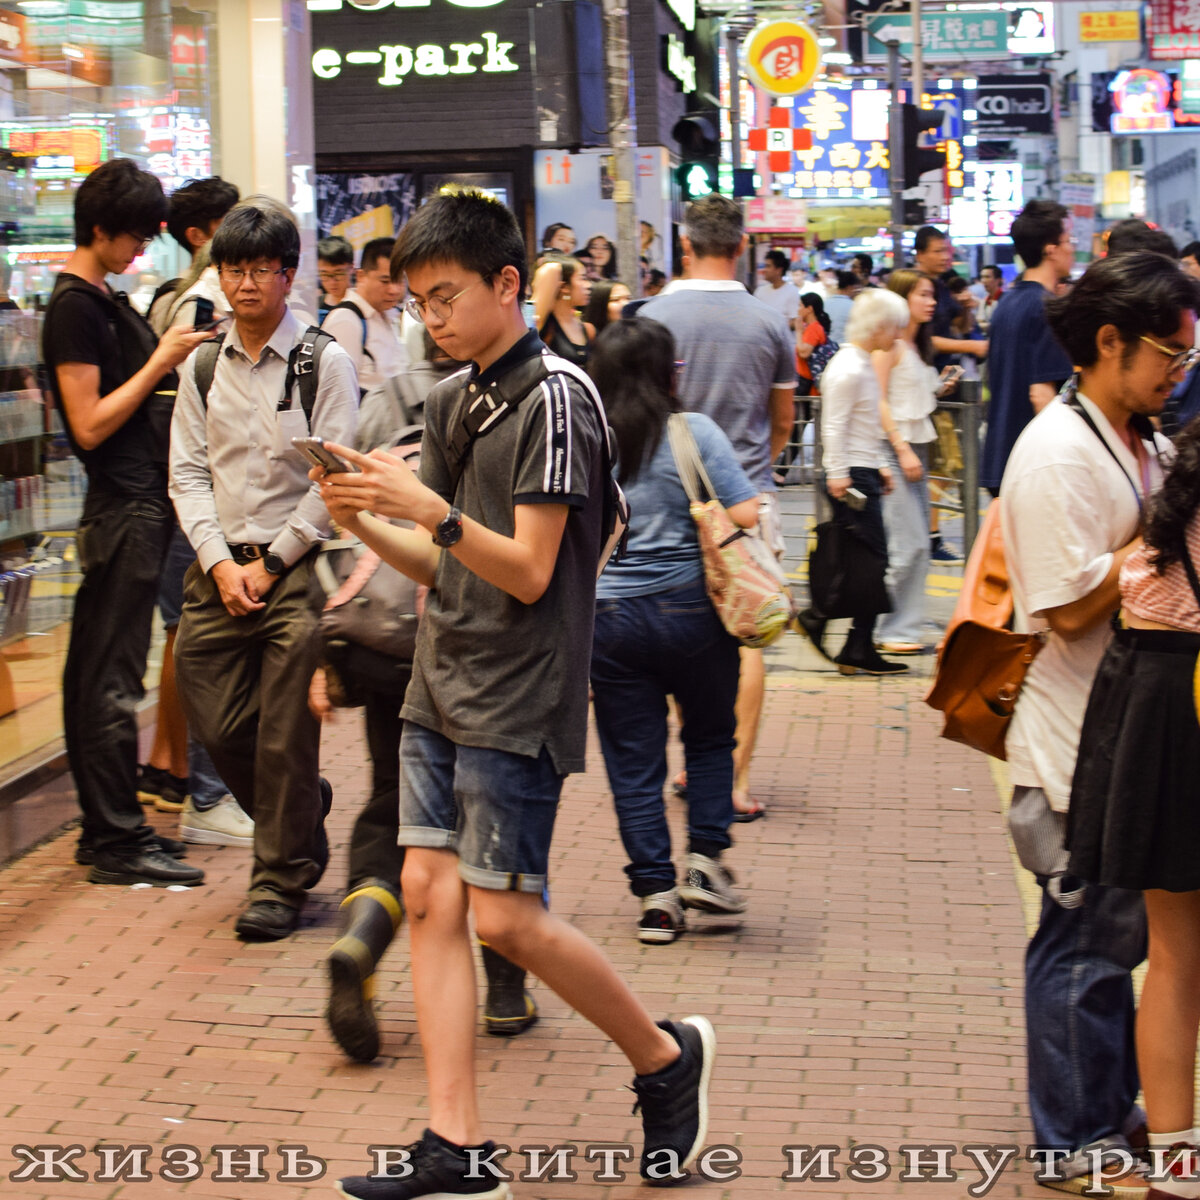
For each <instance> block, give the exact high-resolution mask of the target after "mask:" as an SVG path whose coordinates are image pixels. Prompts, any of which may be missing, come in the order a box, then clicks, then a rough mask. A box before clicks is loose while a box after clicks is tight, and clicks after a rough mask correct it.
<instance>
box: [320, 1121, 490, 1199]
mask: <svg viewBox="0 0 1200 1200" xmlns="http://www.w3.org/2000/svg"><path fill="white" fill-rule="evenodd" d="M495 1148H496V1147H495V1144H494V1143H492V1142H484V1143H483V1145H482V1146H481V1147H479V1148H478V1149H479V1152H480V1153H479V1157H480V1159H481V1160H485V1159H486V1158H487V1156H488V1155H489V1154H491V1153H492V1151H493V1150H495ZM404 1153H405V1155H406V1156H407V1157H406V1158H405V1160H404V1161H403V1162H402V1163H399V1164H397V1165H396V1166H395V1167H393V1168H391V1169H390V1170H389V1171H388V1172H387V1173H385V1174H383V1175H351V1176H349V1177H348V1178H346V1179H339V1180H338V1182H337V1183H336V1184H335V1187H336V1188H337V1193H338V1195H339V1196H346V1197H348V1200H418V1198H419V1197H422V1196H428V1197H435V1196H436V1197H439V1198H440V1197H447V1198H449V1197H452V1196H473V1197H475V1200H507V1198H508V1197H509V1196H510V1195H511V1193H510V1192H509V1190H508V1184H507V1183H505V1182H504V1181H503V1180H501V1179H497V1178H496V1177H495V1175H493V1174H492V1172H491V1171H489V1170H488V1168H487V1165H486V1163H482V1162H481V1165H479V1166H477V1167H475V1169H474V1170H472V1163H471V1160H470V1158H469V1157H468V1156H467V1154H466V1152H465V1150H463V1148H462V1147H460V1146H455V1145H453V1144H452V1143H450V1142H448V1141H446V1139H445V1138H440V1137H438V1135H437V1134H436V1133H434V1132H433V1130H431V1129H427V1130H425V1132H424V1133H423V1134H422V1135H421V1140H420V1141H419V1142H414V1143H413V1144H412V1145H411V1146H405V1147H404Z"/></svg>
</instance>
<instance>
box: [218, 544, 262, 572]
mask: <svg viewBox="0 0 1200 1200" xmlns="http://www.w3.org/2000/svg"><path fill="white" fill-rule="evenodd" d="M226 545H227V546H228V547H229V553H230V554H232V555H233V561H234V562H236V563H237V564H238V566H244V565H245V564H246V563H248V562H254V560H255V559H258V558H262V557H263V555H265V554H266V552H267V551H268V550H270V548H271V544H270V542H267V543H265V544H264V545H255V543H254V542H227V543H226Z"/></svg>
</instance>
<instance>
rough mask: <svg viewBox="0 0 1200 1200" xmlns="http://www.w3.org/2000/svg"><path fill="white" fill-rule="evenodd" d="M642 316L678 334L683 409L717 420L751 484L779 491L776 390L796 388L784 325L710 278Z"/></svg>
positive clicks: (668, 295)
mask: <svg viewBox="0 0 1200 1200" xmlns="http://www.w3.org/2000/svg"><path fill="white" fill-rule="evenodd" d="M638 315H639V316H643V317H652V318H653V319H654V320H656V321H661V322H662V323H663V324H664V325H665V326H666V327H667V328H668V329H669V330H670V331H671V332H672V334H674V335H675V351H676V353H677V354H678V356H679V358H680V359H681V360H683V362H684V363H685V364H686V365H685V366H684V368H683V374H682V378H681V380H680V385H679V396H680V399H681V400H682V401H683V406H684V408H686V409H688V410H689V411H691V412H701V413H704V414H706V415H707V416H709V417H711V418H712V419H713V420H714V421H716V423H717V424H718V425H719V426H720V427H721V428H722V429H723V430H724V431H725V436H726V437H728V438H729V440H730V441H731V442H732V443H733V449H734V452H735V453H736V454H737V457H738V462H739V463H741V466H742V470H744V471H745V472H746V474H747V475H749V476H750V481H751V482H752V483H753V484H754V486H755V487H756V488H758V489H759V491H763V492H768V491H774V490H775V484H774V483H773V482H772V480H771V405H770V398H771V389H772V388H773V387H794V386H795V383H796V350H795V346H794V344H793V341H792V334H791V331H790V330H789V329H788V325H787V321H785V320H784V319H783V317H781V316H780V315H779V313H777V312H775V311H773V310H772V309H770V308H768V307H767V305H765V304H763V303H762V301H760V300H756V299H755V298H754V297H753V296H751V295H750V294H749V292H747V291H746V289H745V288H744V287H742V286H741V284H736V283H726V282H724V281H721V282H711V281H707V280H690V281H687V282H686V283H685V285H684V286H682V287H680V286H679V285H678V284H676V285H674V288H673V290H671V291H669V292H664V293H663V294H662V295H661V296H655V297H654V298H653V299H652V300H650V301H648V302H647V303H646V304H644V305H643V306H642V308H641V310H640V311H639V314H638Z"/></svg>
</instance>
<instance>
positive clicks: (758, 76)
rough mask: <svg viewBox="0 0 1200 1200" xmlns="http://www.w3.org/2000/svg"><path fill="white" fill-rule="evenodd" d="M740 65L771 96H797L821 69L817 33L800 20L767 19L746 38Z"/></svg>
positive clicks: (805, 89)
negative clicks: (767, 20)
mask: <svg viewBox="0 0 1200 1200" xmlns="http://www.w3.org/2000/svg"><path fill="white" fill-rule="evenodd" d="M742 68H743V70H744V71H745V73H746V75H747V77H748V78H749V80H750V82H751V83H754V84H757V85H758V86H759V87H760V88H762V89H763V90H764V91H766V92H769V93H770V94H771V95H772V96H796V95H798V94H799V93H800V92H803V91H807V90H808V87H809V86H810V85H811V83H812V81H813V80H814V79H816V77H817V76H818V75H819V74H820V72H821V48H820V46H818V45H817V35H816V34H815V33H814V32H813V31H812V29H810V28H809V27H808V26H807V25H802V24H801V23H800V22H799V21H769V22H768V23H767V24H765V25H760V26H759V27H758V28H757V29H756V30H755V31H754V32H753V33H752V34H751V35H750V36H749V37H748V38H747V39H746V42H745V44H744V46H743V47H742Z"/></svg>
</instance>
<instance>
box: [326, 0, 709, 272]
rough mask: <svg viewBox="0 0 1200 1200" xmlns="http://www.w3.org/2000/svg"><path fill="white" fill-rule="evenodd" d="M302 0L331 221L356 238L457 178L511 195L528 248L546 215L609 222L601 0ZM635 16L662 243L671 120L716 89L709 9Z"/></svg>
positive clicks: (647, 172)
mask: <svg viewBox="0 0 1200 1200" xmlns="http://www.w3.org/2000/svg"><path fill="white" fill-rule="evenodd" d="M308 3H309V8H310V9H311V10H312V28H313V54H312V73H313V76H314V80H313V94H314V102H315V112H316V123H317V124H316V150H317V168H318V176H317V189H318V198H317V208H318V223H319V226H320V231H321V233H322V234H328V233H340V234H342V235H343V236H345V237H346V238H347V239H348V240H349V241H351V242H352V243H353V244H354V245H355V247H356V248H358V247H361V246H362V245H363V244H364V243H365V242H366V241H368V240H369V239H370V238H372V237H377V236H381V235H384V234H390V233H393V232H394V231H395V230H396V229H398V228H399V227H400V225H402V224H403V223H404V221H405V220H407V218H408V216H409V215H410V214H411V212H412V211H413V209H414V207H415V206H416V205H417V204H419V203H420V202H421V200H422V199H424V198H425V197H426V196H428V195H430V194H431V193H432V192H434V191H436V189H437V188H438V187H439V186H441V185H442V184H443V183H445V182H448V181H451V180H454V181H460V182H465V183H475V184H478V185H480V186H483V187H486V188H488V189H490V190H492V191H494V192H495V193H496V194H497V195H498V196H499V197H500V198H501V199H502V200H504V202H505V203H507V204H509V205H510V206H511V207H512V208H513V210H514V211H515V212H516V213H517V215H518V218H519V220H520V221H521V223H522V227H523V229H524V230H525V234H526V239H527V241H528V243H529V245H530V246H531V247H536V246H537V245H538V240H537V239H538V235H539V233H540V231H541V229H542V228H544V227H545V226H546V225H547V224H549V223H550V222H553V221H564V222H567V223H569V224H571V225H572V226H573V227H576V230H577V233H578V235H579V239H580V242H581V243H582V242H583V241H584V240H586V238H587V237H588V236H590V235H592V234H594V233H603V234H605V235H606V236H608V237H610V238H612V237H614V236H615V234H616V213H615V206H614V203H613V200H612V188H611V170H610V167H609V164H608V161H607V159H608V154H609V151H608V149H607V146H608V135H607V128H608V118H607V107H606V97H605V94H604V76H605V70H604V65H603V64H604V38H603V30H602V24H601V12H600V6H599V5H598V4H595V3H591V2H589V0H574V2H573V3H570V4H548V3H538V2H536V0H482V2H481V0H420V2H417V3H414V2H413V0H403V3H402V4H401V3H400V0H308ZM399 7H402V8H403V13H399V12H397V8H399ZM629 28H630V47H631V57H632V61H633V78H634V88H633V94H634V99H635V109H636V122H637V130H638V145H639V149H638V151H637V153H636V163H635V168H636V202H637V207H638V216H639V218H640V219H641V220H643V221H646V222H648V223H649V224H650V225H652V226H654V227H655V231H656V233H657V232H658V231H659V230H664V231H667V237H666V239H665V240H666V243H667V246H668V248H669V245H670V238H669V228H670V223H671V221H672V219H677V216H678V214H677V213H676V212H675V211H674V210H673V209H672V207H671V183H670V164H671V158H670V153H669V150H668V143H669V140H670V139H669V135H670V131H671V129H672V128H673V127H674V124H675V122H676V121H677V120H678V119H679V118H680V117H681V116H683V115H684V114H685V113H686V112H688V111H689V110H690V109H692V108H694V107H697V106H700V105H701V104H703V103H704V100H703V96H704V95H705V94H706V93H707V94H708V95H709V96H711V94H712V93H713V92H714V91H715V87H714V86H713V78H714V77H713V62H714V58H713V55H712V53H711V39H712V32H711V23H709V22H706V21H703V20H699V21H698V20H697V17H696V13H695V9H694V5H693V6H690V7H689V5H688V3H687V0H672V3H671V4H670V5H668V4H667V3H666V0H633V3H631V4H630V6H629ZM606 179H607V180H608V186H607V187H606V186H605V181H606ZM662 240H663V239H662V238H661V235H660V241H659V246H660V249H659V254H660V256H661V254H662V251H661V244H662Z"/></svg>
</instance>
